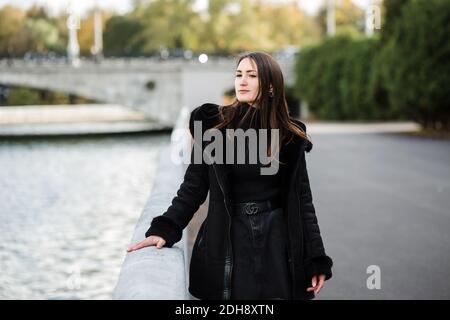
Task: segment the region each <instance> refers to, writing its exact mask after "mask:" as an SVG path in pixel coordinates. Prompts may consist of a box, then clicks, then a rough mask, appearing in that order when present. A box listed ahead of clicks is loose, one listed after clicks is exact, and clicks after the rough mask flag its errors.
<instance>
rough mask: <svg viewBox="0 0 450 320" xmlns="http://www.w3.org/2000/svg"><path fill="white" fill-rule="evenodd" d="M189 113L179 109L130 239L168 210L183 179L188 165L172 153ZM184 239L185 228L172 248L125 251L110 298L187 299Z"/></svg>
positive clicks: (140, 237) (140, 236)
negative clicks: (149, 193) (169, 138)
mask: <svg viewBox="0 0 450 320" xmlns="http://www.w3.org/2000/svg"><path fill="white" fill-rule="evenodd" d="M189 115H190V111H189V109H188V108H186V107H185V108H183V109H182V110H181V112H180V114H179V117H178V119H177V122H176V125H175V127H174V130H173V131H172V136H171V144H170V146H169V147H166V148H164V149H163V150H162V151H161V153H160V157H159V163H158V169H157V175H156V177H155V180H154V183H153V187H152V190H151V195H150V198H149V199H148V201H147V203H146V205H145V207H144V210H143V212H142V215H141V217H140V219H139V221H138V223H137V225H136V228H135V230H134V234H133V237H132V240H131V243H135V242H138V241H140V240H143V239H144V238H145V232H146V231H147V230H148V228H149V226H150V221H151V220H152V219H153V218H154V217H155V216H158V215H160V214H162V213H163V212H165V211H166V210H167V208H168V207H169V206H170V204H171V201H172V199H173V197H174V196H175V195H176V192H177V191H178V188H179V186H180V184H181V182H182V180H183V177H184V173H185V171H186V167H187V165H186V164H184V163H180V164H177V163H175V161H173V160H172V157H171V153H172V152H177V150H176V149H175V148H176V147H177V144H178V146H179V142H177V143H175V142H176V141H177V139H178V140H179V136H178V134H179V133H180V131H178V132H177V130H176V129H187V125H188V120H189ZM185 136H188V137H186V138H188V139H186V144H187V143H189V144H190V143H191V140H190V135H189V134H187V135H186V134H185ZM189 146H190V145H189ZM189 148H190V147H189ZM189 148H188V149H184V150H190V149H189ZM187 242H188V241H187V231H186V229H185V230H184V231H183V238H182V240H181V241H180V242H177V243H176V244H175V245H174V246H173V247H172V248H162V249H157V248H156V247H154V246H152V247H147V248H143V249H140V250H137V251H133V252H130V253H127V255H126V257H125V260H124V262H123V264H122V268H121V271H120V275H119V279H118V282H117V285H116V287H115V289H114V293H113V299H152V300H158V299H168V300H169V299H170V300H172V299H174V300H178V299H189V294H188V291H187V281H186V279H188V273H187V270H188V268H187V267H186V266H187V263H186V262H187V257H188V255H187Z"/></svg>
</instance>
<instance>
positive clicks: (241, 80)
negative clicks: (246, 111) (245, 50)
mask: <svg viewBox="0 0 450 320" xmlns="http://www.w3.org/2000/svg"><path fill="white" fill-rule="evenodd" d="M234 90H235V91H236V98H237V99H238V100H239V101H241V102H247V103H249V104H252V103H253V102H254V101H255V99H256V97H257V95H258V91H259V78H258V69H257V66H256V64H255V63H254V61H253V60H252V59H250V58H244V59H242V61H241V62H240V63H239V65H238V67H237V68H236V74H235V78H234Z"/></svg>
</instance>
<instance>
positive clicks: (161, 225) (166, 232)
mask: <svg viewBox="0 0 450 320" xmlns="http://www.w3.org/2000/svg"><path fill="white" fill-rule="evenodd" d="M182 235H183V231H182V230H180V228H179V227H178V226H177V225H176V224H175V223H174V222H173V221H172V220H171V219H170V218H167V217H165V216H157V217H155V218H153V220H152V223H151V226H150V228H149V229H148V230H147V232H146V233H145V237H149V236H159V237H161V238H163V239H164V240H165V241H166V243H165V244H164V247H168V248H170V247H172V246H173V245H174V244H175V243H177V242H178V241H180V240H181V237H182Z"/></svg>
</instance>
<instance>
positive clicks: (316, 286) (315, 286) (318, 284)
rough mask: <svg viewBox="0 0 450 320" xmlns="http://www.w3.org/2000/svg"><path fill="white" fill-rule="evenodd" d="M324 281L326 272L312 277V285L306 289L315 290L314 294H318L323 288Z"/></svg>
mask: <svg viewBox="0 0 450 320" xmlns="http://www.w3.org/2000/svg"><path fill="white" fill-rule="evenodd" d="M324 283H325V275H324V274H320V275H319V276H318V277H317V276H313V277H312V279H311V285H312V286H311V287H309V288H308V289H306V291H313V290H314V294H318V293H319V291H320V290H321V289H322V287H323V285H324Z"/></svg>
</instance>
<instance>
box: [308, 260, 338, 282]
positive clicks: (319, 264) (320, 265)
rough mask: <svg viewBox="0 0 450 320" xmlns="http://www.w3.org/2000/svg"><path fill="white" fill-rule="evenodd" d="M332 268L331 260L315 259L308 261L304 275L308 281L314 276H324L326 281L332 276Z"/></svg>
mask: <svg viewBox="0 0 450 320" xmlns="http://www.w3.org/2000/svg"><path fill="white" fill-rule="evenodd" d="M332 266H333V260H331V258H330V257H328V256H321V257H315V258H312V259H310V260H309V261H308V262H307V263H306V274H307V276H308V278H309V279H311V278H312V277H313V276H314V275H320V274H324V275H325V280H328V279H330V278H331V276H332V272H331V267H332Z"/></svg>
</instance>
